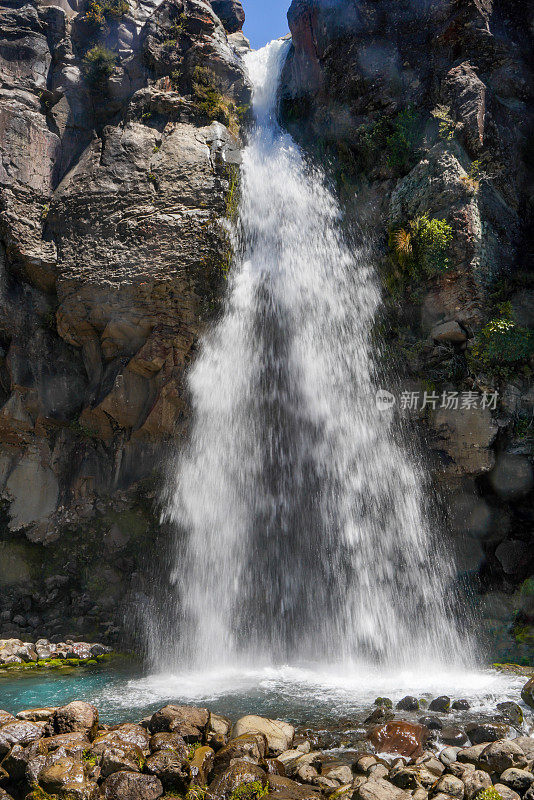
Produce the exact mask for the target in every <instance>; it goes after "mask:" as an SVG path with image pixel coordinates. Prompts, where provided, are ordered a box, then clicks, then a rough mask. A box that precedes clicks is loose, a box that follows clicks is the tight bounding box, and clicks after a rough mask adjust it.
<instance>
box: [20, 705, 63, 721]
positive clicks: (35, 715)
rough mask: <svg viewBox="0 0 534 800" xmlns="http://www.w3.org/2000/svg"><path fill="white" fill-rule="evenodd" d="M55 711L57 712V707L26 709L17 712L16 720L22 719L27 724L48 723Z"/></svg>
mask: <svg viewBox="0 0 534 800" xmlns="http://www.w3.org/2000/svg"><path fill="white" fill-rule="evenodd" d="M55 711H57V707H49V708H28V709H26V710H25V711H19V712H18V713H17V719H24V720H27V721H28V722H48V720H49V719H50V717H51V716H52V714H53V713H54V712H55Z"/></svg>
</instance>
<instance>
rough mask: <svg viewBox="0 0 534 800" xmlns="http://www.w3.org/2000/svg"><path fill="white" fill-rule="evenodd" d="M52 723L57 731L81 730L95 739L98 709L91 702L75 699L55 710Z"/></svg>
mask: <svg viewBox="0 0 534 800" xmlns="http://www.w3.org/2000/svg"><path fill="white" fill-rule="evenodd" d="M50 725H51V727H52V729H53V730H54V731H55V733H75V732H80V733H83V734H85V735H86V736H87V737H88V738H89V739H94V737H95V736H96V733H97V730H98V711H97V709H96V708H95V706H93V705H91V703H84V702H83V701H82V700H74V701H73V702H72V703H68V704H67V705H66V706H62V707H61V708H58V709H57V710H56V711H55V712H54V714H53V716H52V718H51V720H50Z"/></svg>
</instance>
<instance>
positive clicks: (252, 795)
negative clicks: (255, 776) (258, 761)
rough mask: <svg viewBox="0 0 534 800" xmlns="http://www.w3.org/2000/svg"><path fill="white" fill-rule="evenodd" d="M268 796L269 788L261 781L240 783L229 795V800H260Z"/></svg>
mask: <svg viewBox="0 0 534 800" xmlns="http://www.w3.org/2000/svg"><path fill="white" fill-rule="evenodd" d="M268 794H269V787H268V786H264V785H263V784H262V782H261V781H252V782H251V783H241V784H240V785H239V786H238V787H237V788H236V789H234V791H233V792H232V794H231V795H230V800H261V798H262V797H266V795H268Z"/></svg>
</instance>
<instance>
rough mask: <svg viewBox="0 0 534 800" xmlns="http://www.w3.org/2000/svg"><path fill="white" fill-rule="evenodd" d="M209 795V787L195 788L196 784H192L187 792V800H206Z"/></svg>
mask: <svg viewBox="0 0 534 800" xmlns="http://www.w3.org/2000/svg"><path fill="white" fill-rule="evenodd" d="M207 793H208V787H207V786H195V784H192V785H191V786H190V787H189V789H188V790H187V794H186V796H185V800H206V795H207Z"/></svg>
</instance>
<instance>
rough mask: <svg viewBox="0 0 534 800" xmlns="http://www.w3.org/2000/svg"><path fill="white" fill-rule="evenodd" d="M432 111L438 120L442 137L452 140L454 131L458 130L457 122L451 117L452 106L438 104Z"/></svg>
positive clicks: (448, 140)
mask: <svg viewBox="0 0 534 800" xmlns="http://www.w3.org/2000/svg"><path fill="white" fill-rule="evenodd" d="M430 113H431V114H432V116H433V117H434V119H436V120H437V121H438V130H439V135H440V138H441V139H443V140H444V141H446V142H450V141H451V140H452V139H453V138H454V132H455V130H456V123H455V121H454V120H453V118H452V117H451V107H450V106H436V108H435V109H434V110H433V111H431V112H430Z"/></svg>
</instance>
